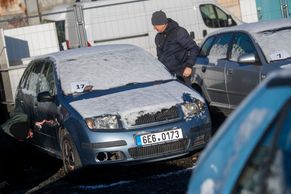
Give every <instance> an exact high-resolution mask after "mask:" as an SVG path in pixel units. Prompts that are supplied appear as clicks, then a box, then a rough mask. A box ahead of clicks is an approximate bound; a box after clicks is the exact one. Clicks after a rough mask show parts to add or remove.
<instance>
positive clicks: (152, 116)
mask: <svg viewBox="0 0 291 194" xmlns="http://www.w3.org/2000/svg"><path fill="white" fill-rule="evenodd" d="M176 118H179V114H178V108H177V106H172V107H171V108H169V109H162V110H161V111H158V112H156V113H147V114H144V115H141V116H139V117H138V118H137V119H136V120H135V125H143V124H148V123H154V122H158V121H165V120H171V119H176Z"/></svg>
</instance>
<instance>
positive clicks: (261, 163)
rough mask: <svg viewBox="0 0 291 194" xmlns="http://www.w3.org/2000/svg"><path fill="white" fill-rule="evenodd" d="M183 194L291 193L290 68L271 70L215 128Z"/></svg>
mask: <svg viewBox="0 0 291 194" xmlns="http://www.w3.org/2000/svg"><path fill="white" fill-rule="evenodd" d="M188 193H189V194H190V193H191V194H192V193H193V194H194V193H200V194H206V193H207V194H229V193H248V194H267V193H274V194H287V193H291V71H290V70H283V71H282V70H281V71H279V72H276V73H275V72H274V73H273V74H271V75H270V77H268V78H267V79H266V80H264V82H263V83H262V84H261V85H260V86H259V87H258V88H256V89H255V90H254V91H253V92H252V93H251V94H250V96H248V97H247V99H246V100H244V101H243V103H242V104H241V105H240V106H239V108H238V109H237V110H236V111H235V112H234V113H233V114H232V115H231V116H230V117H229V118H228V119H227V120H226V121H225V123H224V124H223V125H222V126H221V127H220V128H219V129H218V132H217V133H216V134H215V136H214V137H213V139H212V140H211V142H210V143H209V144H208V146H207V147H206V149H205V150H204V151H203V153H202V154H201V158H200V159H199V161H198V164H197V166H196V168H195V169H193V173H192V177H191V179H190V183H189V186H188Z"/></svg>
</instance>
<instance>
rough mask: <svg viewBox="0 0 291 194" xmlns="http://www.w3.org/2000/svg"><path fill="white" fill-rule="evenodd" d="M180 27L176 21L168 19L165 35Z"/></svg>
mask: <svg viewBox="0 0 291 194" xmlns="http://www.w3.org/2000/svg"><path fill="white" fill-rule="evenodd" d="M178 26H179V24H178V23H177V22H176V21H174V20H172V19H171V18H168V26H167V28H166V30H165V33H166V34H167V33H169V32H171V31H172V30H174V29H175V28H177V27H178Z"/></svg>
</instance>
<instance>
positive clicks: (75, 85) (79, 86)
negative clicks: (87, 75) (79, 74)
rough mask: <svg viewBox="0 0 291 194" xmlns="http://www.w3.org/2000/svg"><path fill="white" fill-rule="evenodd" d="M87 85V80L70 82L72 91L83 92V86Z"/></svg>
mask: <svg viewBox="0 0 291 194" xmlns="http://www.w3.org/2000/svg"><path fill="white" fill-rule="evenodd" d="M88 85H89V82H88V81H80V82H73V83H71V90H72V93H75V92H83V91H84V89H85V87H86V86H88Z"/></svg>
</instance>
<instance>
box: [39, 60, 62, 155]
mask: <svg viewBox="0 0 291 194" xmlns="http://www.w3.org/2000/svg"><path fill="white" fill-rule="evenodd" d="M41 63H42V66H43V69H42V71H41V73H40V75H39V84H38V88H37V97H38V98H37V99H35V101H34V122H35V133H36V134H37V136H38V139H39V145H40V146H41V147H43V148H44V149H46V150H48V151H52V152H55V150H58V148H59V147H58V139H57V129H58V127H59V124H58V121H57V119H56V118H57V104H56V101H55V99H56V98H55V92H56V86H55V78H54V68H53V63H52V62H50V61H49V60H43V61H42V62H41ZM40 95H48V96H49V97H51V99H50V100H43V99H40Z"/></svg>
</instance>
